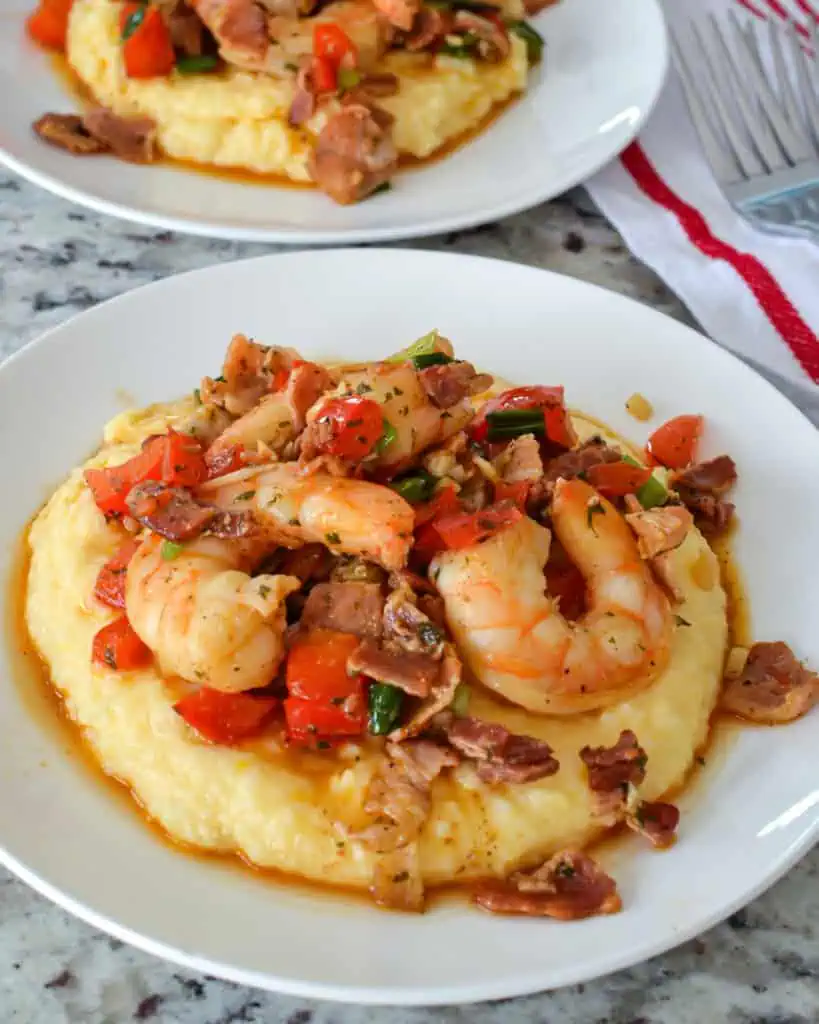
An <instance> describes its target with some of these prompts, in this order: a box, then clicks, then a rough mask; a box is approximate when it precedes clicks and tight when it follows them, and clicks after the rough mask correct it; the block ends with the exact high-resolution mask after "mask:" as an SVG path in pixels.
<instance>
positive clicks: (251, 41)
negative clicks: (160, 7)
mask: <svg viewBox="0 0 819 1024" xmlns="http://www.w3.org/2000/svg"><path fill="white" fill-rule="evenodd" d="M191 6H192V7H193V9H194V10H195V11H196V13H197V14H198V15H199V17H200V18H201V19H202V21H204V23H205V24H206V25H207V27H208V28H209V29H210V31H211V32H212V33H213V35H214V37H215V39H216V41H217V43H218V44H219V51H220V53H221V54H222V56H223V57H224V58H225V60H226V61H228V62H229V63H231V64H236V65H237V66H239V67H247V68H248V69H249V70H254V69H259V64H260V62H262V61H263V60H264V58H265V56H266V55H267V52H268V50H269V48H270V38H269V36H268V32H267V18H266V16H265V12H264V11H263V10H262V8H261V7H259V6H257V5H256V4H255V3H254V2H253V0H191Z"/></svg>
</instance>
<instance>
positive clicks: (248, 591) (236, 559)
mask: <svg viewBox="0 0 819 1024" xmlns="http://www.w3.org/2000/svg"><path fill="white" fill-rule="evenodd" d="M162 544H163V541H162V538H161V537H158V536H156V535H155V534H152V535H151V536H149V537H148V538H147V539H146V540H144V541H143V542H142V544H141V545H140V546H139V548H138V549H137V551H136V554H135V555H134V557H133V558H132V560H131V562H130V564H129V566H128V580H127V584H126V593H125V607H126V611H127V614H128V619H129V621H130V623H131V625H132V626H133V627H134V630H135V631H136V632H137V634H138V635H139V637H140V638H141V640H142V641H143V642H144V643H146V644H147V645H148V647H150V648H151V650H152V651H153V653H154V655H155V656H156V659H157V661H158V663H159V669H160V672H162V673H163V675H175V676H181V677H182V678H183V679H188V680H190V682H197V683H202V684H203V685H206V686H210V687H212V688H213V689H214V690H223V691H225V692H227V693H235V692H238V691H241V690H251V689H254V688H255V687H259V686H265V685H267V684H268V683H269V682H271V680H272V679H273V677H274V676H275V674H276V669H277V668H278V666H279V663H280V662H281V659H282V657H283V656H284V650H285V649H284V631H285V629H286V626H287V623H286V620H285V608H284V599H285V597H287V595H288V594H289V593H291V592H292V591H294V590H298V588H299V587H300V586H301V583H300V582H299V580H297V579H296V578H295V577H292V576H270V575H266V574H265V575H260V576H255V577H253V578H251V577H250V576H249V575H248V574H247V573H246V572H244V571H242V570H243V569H244V568H248V565H247V563H246V557H247V549H246V547H243V545H241V544H237V543H236V542H235V541H234V542H230V543H228V542H226V541H223V540H217V539H216V538H214V537H202V538H200V539H199V540H196V541H193V542H191V543H189V544H186V545H185V546H184V548H183V549H182V551H181V552H179V554H177V555H176V556H175V557H174V558H173V559H171V560H170V561H168V560H166V559H164V558H163V553H162Z"/></svg>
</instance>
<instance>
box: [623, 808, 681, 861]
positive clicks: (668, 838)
mask: <svg viewBox="0 0 819 1024" xmlns="http://www.w3.org/2000/svg"><path fill="white" fill-rule="evenodd" d="M625 821H626V824H627V825H628V827H629V828H630V829H632V830H633V831H634V832H637V833H638V834H639V835H641V836H645V837H646V839H648V841H649V842H650V843H651V844H652V846H655V847H656V848H657V849H658V850H665V849H667V848H668V847H669V846H671V845H672V843H673V842H674V840H675V838H676V833H677V826H678V825H679V823H680V812H679V810H678V808H676V807H675V806H674V804H666V803H662V802H660V801H655V802H654V803H650V802H648V801H643V802H642V803H640V804H638V806H637V809H636V810H635V811H634V812H633V813H632V812H629V813H627V814H626V818H625Z"/></svg>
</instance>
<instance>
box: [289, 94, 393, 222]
mask: <svg viewBox="0 0 819 1024" xmlns="http://www.w3.org/2000/svg"><path fill="white" fill-rule="evenodd" d="M397 165H398V151H397V150H396V148H395V144H394V143H393V141H392V137H391V135H390V131H389V127H388V126H387V125H385V123H384V121H383V120H382V119H381V118H379V116H378V113H377V112H376V111H374V110H372V109H370V108H369V107H367V106H365V105H363V104H353V105H350V106H346V107H343V108H342V109H341V110H339V111H338V113H336V114H333V115H332V116H331V117H330V118H329V119H328V121H327V123H326V124H325V126H324V128H323V129H322V130H321V132H320V134H319V137H318V139H317V140H316V146H315V149H314V150H313V151H312V153H311V154H310V158H309V168H310V174H311V176H312V178H313V180H314V181H315V182H316V184H317V185H318V186H319V188H320V189H322V190H323V191H324V192H326V193H327V194H328V195H329V196H330V197H331V198H332V199H335V201H336V202H337V203H341V204H342V205H346V204H348V203H355V202H358V201H359V200H360V199H364V198H365V197H366V196H368V195H370V193H372V192H374V191H375V190H376V189H377V188H378V187H379V186H380V185H383V184H384V182H386V181H388V180H389V178H390V176H391V175H392V173H393V171H394V170H395V169H396V167H397Z"/></svg>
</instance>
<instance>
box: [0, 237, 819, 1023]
mask: <svg viewBox="0 0 819 1024" xmlns="http://www.w3.org/2000/svg"><path fill="white" fill-rule="evenodd" d="M376 280H377V281H378V288H377V289H376V288H372V287H370V286H369V282H372V281H376ZM317 290H318V295H319V296H320V298H319V299H318V301H317ZM433 326H437V327H439V328H440V329H441V330H442V331H443V332H444V333H446V334H447V335H449V336H450V337H451V338H453V339H454V341H455V343H456V345H457V350H458V353H459V354H460V355H461V356H464V357H466V358H469V359H472V360H474V362H475V363H476V364H477V365H479V366H482V367H486V368H487V369H492V370H494V371H496V372H497V373H499V374H502V375H503V376H504V377H507V378H509V379H510V380H512V381H526V382H532V381H538V382H543V383H558V382H559V383H563V384H565V385H566V389H567V393H568V396H569V400H570V402H571V403H572V404H573V405H577V406H579V407H580V408H584V409H586V410H589V411H591V412H593V413H594V414H596V415H597V416H599V417H601V418H603V419H605V420H606V421H607V422H608V423H610V424H611V425H613V426H614V427H615V428H616V429H618V430H620V431H621V432H623V433H625V434H627V435H629V436H631V437H633V438H634V439H635V440H640V441H641V440H644V438H645V437H646V434H647V430H648V428H647V427H646V426H644V425H640V424H638V423H636V422H635V421H634V420H632V419H630V418H629V417H628V416H627V414H626V413H625V411H624V408H623V403H624V400H625V399H626V398H627V397H628V396H629V395H630V394H632V392H634V391H639V392H641V393H642V394H644V395H646V396H647V397H648V398H649V399H650V400H651V401H652V402H653V403H654V406H655V409H656V419H655V423H656V422H659V421H660V420H662V419H664V418H666V417H669V416H671V415H673V414H677V413H681V412H702V413H704V414H705V415H706V417H707V420H708V429H707V432H706V441H705V446H706V454H712V453H718V452H723V451H727V452H730V453H731V454H732V455H733V456H734V457H735V458H736V460H737V463H738V465H739V471H740V484H739V487H738V488H737V494H736V501H737V504H738V506H739V509H740V515H741V530H740V533H739V538H738V544H739V557H740V561H741V565H742V568H743V570H744V574H745V578H746V580H747V586H748V590H749V592H750V596H751V603H752V609H753V619H754V632H755V634H756V635H757V636H758V637H759V638H767V639H783V640H786V641H788V642H790V643H791V644H792V645H793V647H794V649H795V650H796V651H798V652H799V654H800V655H801V656H803V657H805V658H807V659H808V660H809V661H811V662H812V663H813V664H814V665H819V630H817V629H816V621H815V620H816V608H817V607H819V576H817V574H816V573H815V572H809V571H806V567H810V566H816V565H819V531H817V529H816V520H815V515H816V509H817V508H819V476H817V474H816V473H810V472H806V467H809V466H816V465H819V434H817V432H816V431H815V430H814V429H813V427H812V426H811V425H810V424H809V423H808V422H807V421H806V420H805V419H804V418H803V417H802V416H801V414H800V413H799V412H798V411H797V410H796V409H794V407H793V406H791V405H790V404H789V403H788V402H787V401H786V400H785V399H784V398H783V397H782V396H781V395H779V394H778V393H777V392H776V391H774V390H773V389H772V388H771V386H770V385H769V384H767V383H766V382H765V381H763V380H762V379H761V378H760V377H757V376H756V375H755V374H753V373H752V372H751V371H750V370H749V369H747V368H746V367H745V366H744V365H742V364H741V363H739V362H738V361H737V360H735V359H734V358H733V357H732V356H730V355H727V354H726V353H725V352H723V351H721V350H720V349H718V348H717V347H716V346H714V345H712V344H711V343H709V342H708V341H707V340H706V339H704V338H702V337H700V336H699V335H697V334H695V333H694V332H692V331H691V330H689V329H688V328H685V327H683V326H681V325H679V324H678V323H676V322H674V321H672V320H669V319H666V318H665V317H663V316H661V315H660V314H658V313H656V312H654V311H652V310H650V309H647V308H645V307H643V306H639V305H637V304H636V303H633V302H631V301H628V300H626V299H624V298H621V297H619V296H617V295H614V294H611V293H609V292H606V291H602V290H600V289H597V288H593V287H591V286H589V285H587V284H582V283H580V282H578V281H574V280H571V279H569V278H564V277H559V276H556V275H554V274H549V273H546V272H544V271H539V270H534V269H530V268H526V267H521V266H517V265H515V264H513V263H502V262H494V261H489V260H481V259H475V258H469V257H463V256H458V257H455V256H445V255H440V254H433V253H422V252H411V251H401V250H391V251H382V250H358V251H335V252H312V253H298V254H293V255H288V256H269V257H265V258H263V259H259V260H252V261H247V262H242V263H233V264H225V265H221V266H218V267H213V268H210V269H207V270H201V271H197V272H195V273H191V274H185V275H182V276H181V277H176V278H171V279H168V280H165V281H162V282H160V283H158V284H153V285H150V286H149V287H147V288H142V289H139V290H138V291H135V292H131V293H130V294H128V295H124V296H122V297H121V298H118V299H114V300H113V301H111V302H106V303H104V304H103V305H101V306H98V307H96V308H95V309H92V310H90V311H89V312H87V313H83V314H82V315H81V316H78V317H76V318H75V319H74V320H72V321H70V322H68V323H67V324H64V325H63V326H61V327H58V328H57V329H56V330H54V331H51V332H50V333H48V334H47V335H45V336H44V337H42V338H41V339H40V340H39V341H38V342H35V343H33V344H32V345H29V346H28V347H27V348H26V349H25V350H24V351H23V352H22V353H20V354H19V355H17V356H16V357H14V358H13V359H11V360H9V362H8V363H7V364H6V365H5V366H4V367H3V368H2V370H0V465H2V466H3V475H4V479H5V480H6V481H7V482H9V484H8V486H7V487H6V488H5V490H4V493H3V501H2V502H0V552H1V553H2V554H0V559H2V571H3V573H5V572H7V571H8V565H9V559H10V552H11V551H12V548H13V545H14V543H15V540H16V539H17V538H18V537H19V535H20V532H21V530H22V529H23V527H24V526H25V523H26V521H27V519H28V518H29V516H30V515H31V514H32V513H33V512H34V511H35V510H36V508H37V507H38V505H39V504H40V503H41V502H42V501H43V499H44V498H45V497H46V496H47V495H48V493H49V492H50V491H51V489H52V488H53V486H54V485H55V484H56V483H57V482H58V481H59V480H60V479H61V478H62V477H63V476H64V474H65V473H66V472H67V470H68V469H69V468H70V467H72V466H74V465H75V464H77V463H78V462H79V461H80V460H82V459H83V457H85V456H86V455H87V454H88V453H89V452H90V451H91V450H92V449H93V448H94V447H95V446H96V445H97V444H98V443H99V441H100V432H101V428H102V425H103V423H104V422H105V420H106V419H107V418H108V417H110V416H111V415H113V414H114V413H116V412H117V411H119V410H120V409H121V408H122V392H121V389H122V388H126V389H127V390H128V391H129V392H130V393H131V394H132V395H133V400H134V401H136V402H138V403H147V402H150V401H154V400H159V399H168V398H172V397H173V396H176V395H179V394H182V393H184V392H186V391H189V390H190V389H191V387H192V386H193V385H194V383H195V382H196V380H197V379H198V378H199V377H200V375H202V374H203V373H204V372H207V371H212V370H213V369H214V367H216V366H218V365H219V363H220V358H221V356H222V354H223V352H224V349H225V345H226V342H227V340H228V339H229V337H230V336H231V334H232V333H233V332H235V331H237V330H241V331H244V332H246V333H248V334H250V335H252V336H255V337H257V338H259V339H261V340H264V341H266V342H271V343H272V342H276V343H281V344H287V345H295V346H298V347H302V348H303V349H304V351H305V352H308V353H316V354H330V353H337V354H342V353H343V354H344V355H345V356H347V357H350V358H352V359H365V358H373V357H377V356H382V355H384V354H385V353H387V352H391V351H394V350H396V349H398V348H400V347H402V346H403V345H405V344H406V343H407V342H408V341H409V340H411V339H412V338H415V337H417V336H419V335H421V334H423V333H425V332H426V331H428V330H429V329H430V328H432V327H433ZM796 579H798V580H799V584H798V586H794V580H796ZM2 595H3V599H4V600H5V599H6V598H7V588H5V587H4V588H3V590H2ZM3 657H4V659H5V660H4V661H3V662H2V664H0V673H1V674H0V679H2V682H0V845H1V846H2V851H1V852H0V859H1V860H2V861H3V862H4V863H5V864H7V865H8V866H9V867H10V868H11V869H12V870H14V871H16V872H17V873H18V874H19V875H20V876H21V877H22V878H24V879H25V880H26V881H28V882H29V883H30V884H31V885H33V886H34V887H35V888H37V889H39V890H40V891H41V892H43V893H45V894H46V895H48V896H49V897H51V898H52V899H53V900H55V901H56V902H58V903H59V904H61V905H62V906H64V907H66V908H68V909H69V910H71V911H72V912H73V913H75V914H77V915H79V916H80V917H83V918H85V919H86V920H88V921H90V922H92V923H93V924H96V925H98V926H99V927H100V928H103V929H105V930H106V931H109V932H111V933H112V934H114V935H116V936H118V937H120V938H122V939H125V940H126V941H129V942H132V943H134V944H135V945H138V946H141V947H142V948H144V949H147V950H149V951H151V952H153V953H156V954H158V955H160V956H164V957H167V958H168V959H171V960H174V961H176V962H179V963H181V964H184V965H186V966H189V967H193V968H196V969H199V970H202V971H207V972H209V973H212V974H216V975H220V976H222V977H225V978H229V979H231V980H233V981H237V982H243V983H247V984H251V985H257V986H260V987H264V988H270V989H275V990H279V991H284V992H289V993H296V994H299V995H304V996H318V997H326V998H332V999H343V1000H350V1001H355V1002H360V1003H363V1002H372V1003H382V1002H386V1003H404V1004H435V1003H437V1004H440V1003H461V1002H466V1001H470V1000H480V999H490V998H492V999H494V998H500V997H505V996H514V995H519V994H522V993H528V992H533V991H537V990H541V989H546V988H551V987H555V986H559V985H566V984H569V983H575V982H580V981H585V980H588V979H590V978H593V977H595V976H597V975H600V974H603V973H606V972H608V971H612V970H614V969H616V968H619V967H625V966H627V965H630V964H633V963H635V962H637V961H639V960H642V959H644V958H645V957H649V956H652V955H654V954H656V953H659V952H661V951H662V950H665V949H667V948H669V947H671V946H674V945H676V944H677V943H679V942H682V941H683V940H684V939H687V938H689V937H691V936H693V935H695V934H696V933H698V932H700V931H702V930H703V929H705V928H707V927H709V926H710V925H712V924H714V923H715V922H717V921H719V920H720V919H721V918H723V917H725V916H726V915H727V914H728V913H730V912H732V911H733V910H735V909H736V908H737V907H739V906H740V905H742V904H743V903H745V902H746V901H748V900H750V899H751V898H752V897H754V896H756V895H758V894H759V893H760V892H762V890H763V889H765V888H766V887H767V886H769V885H770V884H771V883H772V882H773V881H774V880H775V879H776V878H778V877H779V876H780V875H781V874H782V873H783V872H784V871H785V870H786V869H787V868H788V867H790V866H791V865H792V864H793V863H794V861H796V859H797V858H798V857H799V856H800V855H801V854H803V853H804V852H805V851H806V850H807V849H808V847H809V845H810V844H811V841H812V839H814V838H815V837H816V835H817V831H819V789H817V784H816V747H817V743H819V712H815V713H814V714H813V715H812V716H809V717H807V718H805V719H803V720H801V721H800V722H797V723H796V724H794V725H791V726H788V727H787V728H784V729H770V730H764V729H763V730H743V731H742V733H741V734H740V736H739V738H738V739H737V740H736V741H735V742H734V743H733V744H732V745H731V746H730V747H728V748H727V751H726V752H725V753H724V756H721V757H717V758H715V761H716V762H718V763H716V764H715V765H714V767H713V769H712V770H710V771H709V772H708V780H707V788H703V787H700V795H699V796H697V795H696V794H693V795H692V796H691V797H690V798H688V799H686V800H685V801H684V803H683V819H682V831H681V836H680V840H679V842H678V844H677V846H676V847H675V848H674V849H673V850H671V851H669V852H668V853H664V854H658V853H653V852H650V851H647V850H645V849H643V848H642V846H641V845H640V844H639V842H638V843H636V844H635V846H634V847H633V849H632V848H631V847H629V849H628V850H627V851H624V852H627V853H628V854H629V855H628V856H625V855H623V856H620V857H618V865H617V868H616V874H617V877H618V882H619V884H620V888H621V892H622V895H623V901H624V910H623V912H622V913H621V914H619V915H616V916H613V917H605V918H596V919H592V920H589V921H586V922H580V923H575V924H561V923H556V922H549V921H540V920H515V919H503V918H493V917H489V916H487V915H485V914H483V913H481V912H479V911H477V910H473V909H471V908H469V907H468V906H466V905H461V904H448V905H445V906H443V907H440V908H439V909H436V910H434V911H433V912H431V913H429V914H427V915H425V916H419V917H412V916H404V915H399V914H389V913H385V912H383V911H379V910H377V909H375V908H371V907H369V906H367V905H364V904H359V903H353V902H344V901H341V900H337V899H334V898H324V899H322V898H321V897H319V896H316V895H312V894H309V893H304V892H295V891H293V890H288V889H287V888H284V887H280V886H278V885H275V884H273V883H271V882H265V881H263V880H261V879H260V878H258V877H254V876H253V875H252V874H250V873H242V872H240V871H234V870H226V869H225V868H224V867H221V866H220V865H218V864H215V863H213V862H208V861H203V860H201V859H196V858H191V857H188V856H186V855H184V854H182V853H179V852H174V851H172V850H171V849H170V848H169V847H168V846H166V845H164V844H162V843H161V842H159V841H158V840H157V838H156V837H155V836H154V834H153V833H152V832H151V831H149V830H148V829H147V828H146V827H145V826H144V824H143V823H142V822H141V820H140V818H139V816H138V815H137V814H136V813H133V812H132V811H131V809H130V808H129V807H128V806H127V804H126V803H124V802H120V801H114V800H112V798H111V794H110V793H109V792H108V791H107V790H106V788H105V787H102V786H101V785H100V784H99V783H98V781H97V780H96V779H94V778H93V777H92V775H91V773H90V772H88V770H87V769H86V768H83V767H82V766H80V765H78V764H77V763H75V761H74V760H72V759H71V758H69V757H67V756H66V755H65V753H64V752H63V751H62V750H61V749H59V748H58V746H57V745H56V744H55V742H54V739H53V735H52V734H50V733H48V732H46V731H44V729H43V726H42V723H41V722H39V723H38V722H37V721H35V720H33V719H32V717H31V716H30V714H29V712H28V711H27V710H26V708H25V707H24V705H23V704H22V702H21V697H20V691H19V688H18V687H17V685H16V683H15V681H14V680H13V678H12V675H13V664H12V663H11V661H10V659H9V657H8V652H5V653H4V655H3ZM632 854H633V855H632Z"/></svg>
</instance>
